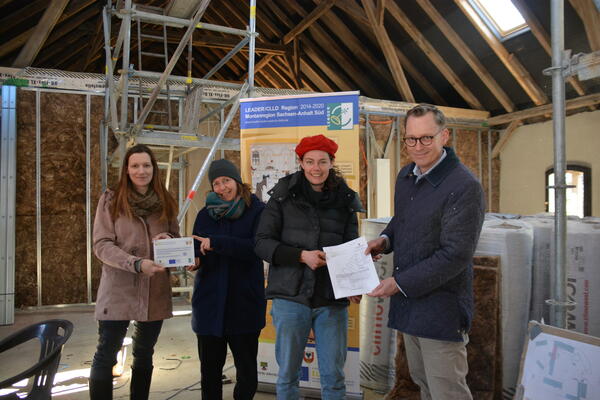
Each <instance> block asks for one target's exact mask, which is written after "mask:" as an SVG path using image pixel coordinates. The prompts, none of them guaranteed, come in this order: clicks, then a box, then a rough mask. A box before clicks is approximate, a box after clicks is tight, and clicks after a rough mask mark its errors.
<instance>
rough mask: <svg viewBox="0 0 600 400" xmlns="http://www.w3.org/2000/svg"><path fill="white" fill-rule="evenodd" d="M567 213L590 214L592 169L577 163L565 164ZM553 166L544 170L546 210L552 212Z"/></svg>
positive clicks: (583, 215)
mask: <svg viewBox="0 0 600 400" xmlns="http://www.w3.org/2000/svg"><path fill="white" fill-rule="evenodd" d="M565 183H566V184H567V185H568V186H574V187H572V188H567V215H577V216H578V217H586V216H589V215H592V170H591V168H589V167H584V166H582V165H577V164H567V169H566V171H565ZM550 186H554V168H549V169H548V170H547V171H546V211H548V212H554V189H553V188H550Z"/></svg>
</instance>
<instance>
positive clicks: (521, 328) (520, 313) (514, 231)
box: [475, 219, 533, 389]
mask: <svg viewBox="0 0 600 400" xmlns="http://www.w3.org/2000/svg"><path fill="white" fill-rule="evenodd" d="M532 251H533V228H532V227H531V225H530V224H528V223H527V222H523V221H522V220H518V219H513V220H499V219H488V220H486V221H484V223H483V230H482V231H481V236H480V238H479V243H478V244H477V250H476V251H475V255H476V256H500V264H501V265H500V270H501V275H502V278H501V295H500V301H501V310H502V312H501V314H502V316H501V327H502V328H501V329H502V381H503V388H504V389H509V388H513V387H514V386H515V385H516V383H517V376H518V373H519V361H520V359H521V352H522V350H523V342H524V340H525V335H526V334H527V322H528V320H529V304H530V298H531V263H532Z"/></svg>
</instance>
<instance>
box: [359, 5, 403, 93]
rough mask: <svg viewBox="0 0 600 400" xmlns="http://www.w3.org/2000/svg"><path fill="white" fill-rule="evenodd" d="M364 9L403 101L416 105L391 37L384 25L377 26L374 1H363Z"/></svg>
mask: <svg viewBox="0 0 600 400" xmlns="http://www.w3.org/2000/svg"><path fill="white" fill-rule="evenodd" d="M361 1H362V5H363V8H364V9H365V12H366V14H367V18H368V19H369V21H370V23H371V25H372V26H371V28H372V29H373V32H374V33H375V37H376V38H377V41H378V42H379V47H381V50H382V51H383V55H384V56H385V59H386V61H387V64H388V67H389V69H390V72H391V73H392V77H393V78H394V82H395V84H396V87H397V89H398V91H399V92H400V94H401V95H402V97H403V99H404V100H406V101H408V102H411V103H414V102H415V97H414V96H413V94H412V91H411V90H410V86H409V85H408V81H407V80H406V76H405V75H404V70H403V69H402V65H401V64H400V61H399V60H398V57H397V56H396V51H395V48H394V44H393V43H392V41H391V40H390V37H389V36H388V34H387V31H386V30H385V27H384V26H383V25H378V24H377V16H376V15H375V7H374V5H373V3H372V0H361Z"/></svg>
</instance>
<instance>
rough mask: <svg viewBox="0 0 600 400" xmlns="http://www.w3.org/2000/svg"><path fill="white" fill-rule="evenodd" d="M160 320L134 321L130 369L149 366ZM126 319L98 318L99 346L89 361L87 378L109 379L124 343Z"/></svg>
mask: <svg viewBox="0 0 600 400" xmlns="http://www.w3.org/2000/svg"><path fill="white" fill-rule="evenodd" d="M162 324H163V321H162V320H160V321H150V322H138V321H136V322H134V325H133V326H134V330H133V337H132V339H133V351H132V354H133V363H132V365H131V368H132V369H139V370H151V369H152V367H153V365H152V355H153V354H154V345H155V344H156V341H157V340H158V335H159V334H160V330H161V328H162ZM128 326H129V321H98V336H99V337H98V346H97V347H96V354H94V360H93V361H92V369H91V371H90V379H96V380H109V379H111V380H112V368H113V366H114V365H115V364H116V363H117V353H118V352H119V350H120V349H121V346H122V345H123V339H125V335H126V334H127V327H128Z"/></svg>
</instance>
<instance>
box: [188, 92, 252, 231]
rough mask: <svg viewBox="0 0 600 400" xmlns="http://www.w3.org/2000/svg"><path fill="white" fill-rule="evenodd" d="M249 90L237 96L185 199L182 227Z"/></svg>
mask: <svg viewBox="0 0 600 400" xmlns="http://www.w3.org/2000/svg"><path fill="white" fill-rule="evenodd" d="M248 88H249V84H248V83H247V82H246V83H245V84H244V86H242V89H241V90H240V92H239V93H238V95H237V96H236V97H237V98H236V100H235V102H234V103H233V104H232V106H231V109H230V110H229V114H227V118H226V119H225V123H224V124H223V125H222V126H221V130H220V131H219V134H218V135H217V137H216V138H215V142H214V143H213V146H212V147H211V148H210V150H209V152H208V154H207V156H206V158H205V159H204V163H202V167H201V168H200V171H198V175H196V179H195V180H194V183H193V185H192V187H191V189H190V191H189V192H188V195H187V197H186V199H185V203H183V206H182V207H181V210H180V211H179V215H178V216H177V221H178V222H179V225H181V221H183V218H184V217H185V214H186V212H187V210H188V208H190V204H191V202H192V200H193V199H194V195H195V194H196V190H198V187H199V186H200V182H202V178H204V175H205V174H206V171H208V165H209V164H210V161H211V160H212V158H213V157H214V155H215V152H216V151H217V148H218V147H219V144H220V143H221V140H222V139H223V137H224V136H225V132H227V129H228V128H229V125H230V124H231V121H233V117H234V116H235V114H236V113H237V110H238V108H239V107H240V99H241V98H242V97H243V96H245V95H246V93H247V92H248Z"/></svg>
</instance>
